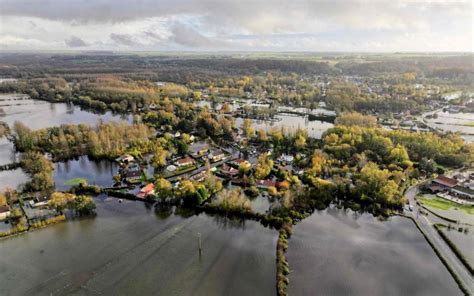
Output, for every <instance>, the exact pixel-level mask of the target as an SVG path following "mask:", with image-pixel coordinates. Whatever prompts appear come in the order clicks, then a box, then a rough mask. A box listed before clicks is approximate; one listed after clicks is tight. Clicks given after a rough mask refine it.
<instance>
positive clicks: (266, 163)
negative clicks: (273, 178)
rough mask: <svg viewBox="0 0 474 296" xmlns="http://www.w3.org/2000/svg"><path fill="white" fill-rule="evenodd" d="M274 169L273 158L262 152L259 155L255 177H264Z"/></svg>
mask: <svg viewBox="0 0 474 296" xmlns="http://www.w3.org/2000/svg"><path fill="white" fill-rule="evenodd" d="M272 169H273V160H271V159H270V158H269V157H268V155H267V154H266V153H265V154H262V155H260V156H259V157H258V162H257V166H256V167H255V178H257V179H264V178H266V177H267V176H268V175H269V174H270V172H271V171H272Z"/></svg>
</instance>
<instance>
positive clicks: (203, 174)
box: [189, 171, 207, 182]
mask: <svg viewBox="0 0 474 296" xmlns="http://www.w3.org/2000/svg"><path fill="white" fill-rule="evenodd" d="M206 176H207V172H206V171H202V172H200V173H197V174H195V175H192V176H191V177H190V178H189V179H190V180H191V181H194V182H202V181H204V180H205V179H206Z"/></svg>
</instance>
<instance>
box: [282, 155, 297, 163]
mask: <svg viewBox="0 0 474 296" xmlns="http://www.w3.org/2000/svg"><path fill="white" fill-rule="evenodd" d="M278 160H279V161H281V162H286V163H290V162H293V160H295V157H294V156H293V155H288V154H282V155H281V156H280V158H279V159H278Z"/></svg>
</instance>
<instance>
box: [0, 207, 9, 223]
mask: <svg viewBox="0 0 474 296" xmlns="http://www.w3.org/2000/svg"><path fill="white" fill-rule="evenodd" d="M8 217H10V207H9V206H0V220H5V219H7V218H8Z"/></svg>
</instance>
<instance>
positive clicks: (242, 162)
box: [229, 159, 252, 167]
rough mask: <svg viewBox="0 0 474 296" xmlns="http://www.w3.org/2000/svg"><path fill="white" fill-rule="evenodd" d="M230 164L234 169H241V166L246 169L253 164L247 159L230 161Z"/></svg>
mask: <svg viewBox="0 0 474 296" xmlns="http://www.w3.org/2000/svg"><path fill="white" fill-rule="evenodd" d="M229 164H230V165H231V166H234V167H240V165H242V166H245V167H251V166H252V164H251V163H250V162H248V161H247V160H245V159H234V160H232V161H230V162H229Z"/></svg>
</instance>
